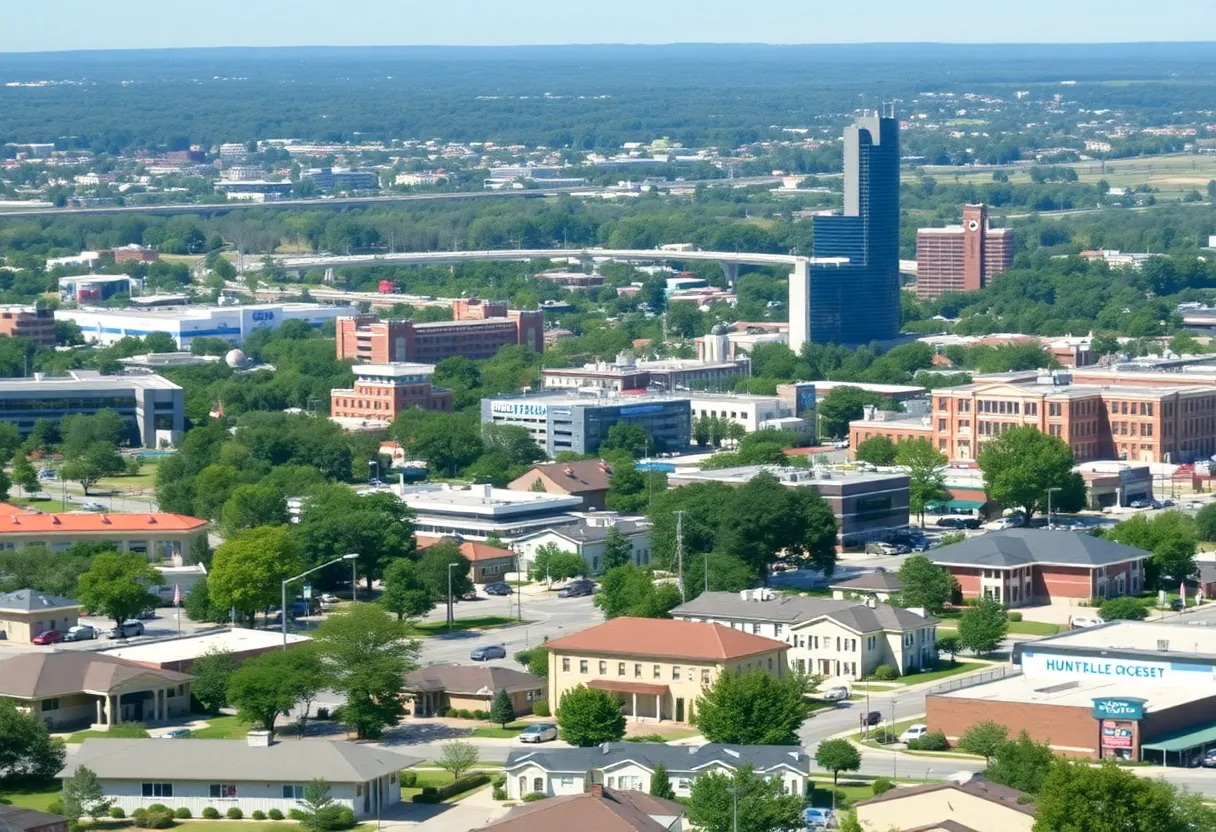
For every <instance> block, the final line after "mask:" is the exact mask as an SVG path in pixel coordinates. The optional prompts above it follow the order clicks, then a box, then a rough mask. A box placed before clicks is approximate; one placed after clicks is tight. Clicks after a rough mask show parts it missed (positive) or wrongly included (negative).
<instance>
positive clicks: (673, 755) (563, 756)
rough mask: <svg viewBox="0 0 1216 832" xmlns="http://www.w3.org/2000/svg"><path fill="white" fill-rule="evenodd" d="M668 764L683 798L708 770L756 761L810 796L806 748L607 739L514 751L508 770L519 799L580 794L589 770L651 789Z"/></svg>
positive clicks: (626, 785)
mask: <svg viewBox="0 0 1216 832" xmlns="http://www.w3.org/2000/svg"><path fill="white" fill-rule="evenodd" d="M660 763H662V764H663V765H664V766H666V767H667V776H668V779H670V781H671V788H672V790H673V791H674V792H675V794H676V796H677V797H688V796H689V795H690V794H692V781H693V780H695V779H696V778H697V777H699V776H700V775H702V774H731V773H733V772H735V771H737V770H738V769H739V767H740V766H744V765H750V766H751V767H752V768H753V770H754V771H755V772H756V773H757V774H758V775H760V776H761V777H767V778H770V779H772V778H776V779H779V780H781V781H782V783H783V791H785V793H786V794H796V795H803V794H806V787H807V782H808V781H809V779H810V768H811V764H810V758H809V757H808V756H807V754H806V752H805V751H803V750H802V749H801V748H791V747H789V746H781V745H725V744H722V743H707V744H704V745H696V746H693V745H667V744H665V743H658V742H606V743H604V744H602V745H597V746H593V747H591V748H546V749H540V748H537V749H535V750H526V749H522V748H520V749H513V750H512V751H511V753H510V754H508V755H507V762H506V765H505V766H504V767H503V773H504V774H506V776H507V784H506V787H507V797H508V798H510V799H511V800H519V799H521V798H522V797H523V796H524V795H526V794H531V793H534V792H539V793H541V794H544V795H549V796H561V795H569V794H579V793H581V792H583V790H584V789H585V788H586V782H585V781H586V779H587V772H591V777H592V781H593V782H594V783H602V784H604V785H606V786H607V787H608V788H609V789H631V790H636V791H649V790H650V776H651V775H652V774H653V773H654V770H655V767H656V766H657V765H659V764H660Z"/></svg>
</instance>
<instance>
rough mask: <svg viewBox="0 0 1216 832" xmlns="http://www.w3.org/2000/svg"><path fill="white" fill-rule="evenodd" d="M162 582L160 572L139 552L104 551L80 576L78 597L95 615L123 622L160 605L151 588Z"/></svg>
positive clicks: (117, 622) (115, 621)
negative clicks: (142, 611) (157, 604)
mask: <svg viewBox="0 0 1216 832" xmlns="http://www.w3.org/2000/svg"><path fill="white" fill-rule="evenodd" d="M160 582H161V576H160V572H158V571H156V568H155V567H153V566H152V565H151V564H150V563H148V558H147V556H145V555H143V554H140V553H138V552H101V553H100V554H98V555H96V556H94V558H93V564H92V566H90V567H89V570H88V571H87V572H85V573H84V574H83V575H81V576H80V579H79V584H78V586H77V589H76V600H77V601H79V602H80V604H81V606H83V607H85V608H86V609H88V610H89V611H90V612H92V613H93V614H95V615H104V616H106V617H107V618H112V619H113V620H114V623H115V624H122V623H123V622H124V621H126V620H128V619H130V618H134V617H135V616H136V615H137V614H138V613H139V612H140V611H141V610H145V609H147V608H148V607H154V606H156V602H157V599H156V596H155V595H153V594H152V593H151V592H149V591H148V587H150V586H155V585H157V584H159V583H160Z"/></svg>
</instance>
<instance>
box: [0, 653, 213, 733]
mask: <svg viewBox="0 0 1216 832" xmlns="http://www.w3.org/2000/svg"><path fill="white" fill-rule="evenodd" d="M192 681H193V677H192V676H187V675H186V674H184V673H177V672H175V671H172V670H154V669H152V668H149V667H145V666H144V665H141V664H136V663H135V662H129V661H125V660H123V659H116V658H112V657H110V656H107V655H105V654H103V653H91V652H87V651H83V650H74V651H65V652H62V653H21V654H19V655H16V656H13V657H11V658H7V659H2V660H0V698H4V699H14V700H16V701H17V704H18V706H20V707H24V708H28V709H29V710H30V712H32V713H33V714H35V715H36V716H37V717H38V718H39V719H40V720H41V721H42V722H43V723H45V724H46V726H47V728H49V729H50V730H52V731H70V730H75V729H77V728H81V727H85V728H88V727H95V728H97V729H99V730H102V731H104V730H106V729H107V728H108V727H109V726H110V725H118V724H121V723H123V722H143V723H149V722H164V721H165V720H169V719H175V718H177V717H183V716H186V715H187V714H189V713H190V683H191V682H192Z"/></svg>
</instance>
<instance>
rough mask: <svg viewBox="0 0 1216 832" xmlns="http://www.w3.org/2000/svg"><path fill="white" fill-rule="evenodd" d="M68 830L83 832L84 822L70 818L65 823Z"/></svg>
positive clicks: (70, 831)
mask: <svg viewBox="0 0 1216 832" xmlns="http://www.w3.org/2000/svg"><path fill="white" fill-rule="evenodd" d="M67 830H68V832H85V827H84V824H83V823H81V822H80V821H78V820H70V821H68V825H67Z"/></svg>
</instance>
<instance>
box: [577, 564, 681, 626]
mask: <svg viewBox="0 0 1216 832" xmlns="http://www.w3.org/2000/svg"><path fill="white" fill-rule="evenodd" d="M594 603H595V605H596V606H597V607H599V608H600V609H601V610H603V613H604V617H605V618H619V617H620V616H630V617H633V618H668V617H670V616H669V613H670V612H671V610H672V609H674V608H675V607H677V606H679V604H680V590H679V589H678V588H677V587H675V586H674V585H672V584H669V583H662V584H659V583H656V582H655V580H654V576H653V575H651V573H650V572H648V571H647V570H644V569H640V568H639V567H637V566H634V565H633V564H632V563H629V564H626V565H625V566H618V567H616V568H615V569H610V570H609V571H607V572H605V573H604V574H603V575H602V576H601V577H600V591H599V592H597V593H596V594H595V598H594Z"/></svg>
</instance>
